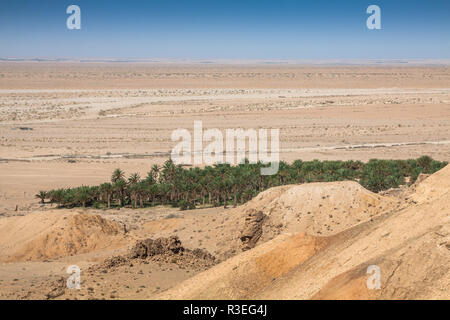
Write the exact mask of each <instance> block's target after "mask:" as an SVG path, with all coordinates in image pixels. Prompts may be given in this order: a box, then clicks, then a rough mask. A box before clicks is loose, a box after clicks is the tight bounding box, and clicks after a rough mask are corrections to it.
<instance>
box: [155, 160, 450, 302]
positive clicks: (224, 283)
mask: <svg viewBox="0 0 450 320" xmlns="http://www.w3.org/2000/svg"><path fill="white" fill-rule="evenodd" d="M449 179H450V166H447V167H446V168H444V169H443V170H441V171H440V172H438V173H436V174H435V175H432V176H431V177H429V178H428V179H426V180H425V181H424V182H422V184H421V185H419V186H418V187H417V190H416V192H415V194H413V195H412V197H413V198H415V199H418V200H417V203H412V204H410V205H409V206H408V207H407V208H404V209H401V210H399V211H397V212H395V211H393V212H390V213H386V214H384V215H380V216H378V217H376V218H375V219H373V220H372V221H370V220H369V221H367V222H365V223H362V224H360V225H358V226H355V227H353V228H350V229H348V230H346V231H343V232H341V233H339V234H337V235H334V236H330V237H326V238H315V237H312V236H308V235H304V234H300V235H296V236H288V235H286V234H283V235H280V236H279V237H277V238H275V239H274V240H272V241H270V242H267V243H265V244H263V245H261V246H259V247H256V248H255V249H252V250H250V251H247V252H245V253H242V254H240V255H237V256H235V257H233V258H232V259H230V260H228V261H225V262H223V263H222V264H219V265H217V266H216V267H214V268H213V269H210V270H208V271H205V272H203V273H201V274H199V275H197V276H195V277H194V278H191V279H189V280H187V281H185V282H183V283H181V284H180V285H178V286H176V287H175V288H173V289H171V290H169V291H168V292H166V293H164V294H163V295H161V298H171V299H180V298H182V299H189V298H193V299H198V298H201V299H220V298H249V299H255V298H257V299H259V298H262V299H310V298H314V299H316V298H318V299H320V298H325V299H350V298H362V299H367V298H383V299H405V298H407V299H415V298H425V299H435V298H447V299H448V298H449V297H450V188H449V187H448V181H450V180H449ZM430 187H432V188H433V189H432V190H430ZM433 190H434V191H433ZM293 244H294V245H293ZM280 255H282V256H287V257H297V256H302V258H300V259H297V260H296V259H293V261H294V262H293V263H280V259H277V257H278V256H280ZM262 260H263V261H265V263H264V267H263V268H261V267H259V264H258V262H259V261H262ZM281 261H282V260H281ZM280 265H283V266H284V268H282V269H280ZM369 265H378V266H379V267H380V269H381V289H380V290H368V289H367V286H366V285H365V284H366V280H367V277H368V275H367V274H366V272H367V267H368V266H369ZM273 270H282V271H281V272H275V273H274V272H273Z"/></svg>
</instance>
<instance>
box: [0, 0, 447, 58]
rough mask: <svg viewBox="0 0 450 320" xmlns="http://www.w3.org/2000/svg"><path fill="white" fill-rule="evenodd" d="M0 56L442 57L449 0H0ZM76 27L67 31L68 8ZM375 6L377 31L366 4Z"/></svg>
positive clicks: (445, 49)
mask: <svg viewBox="0 0 450 320" xmlns="http://www.w3.org/2000/svg"><path fill="white" fill-rule="evenodd" d="M0 1H1V2H0V57H22V58H32V57H41V58H57V57H58V58H109V57H111V58H173V59H179V58H187V59H214V58H219V59H220V58H225V59H230V58H231V59H423V58H431V59H439V58H450V1H448V0H431V1H430V0H429V1H415V0H409V1H406V0H386V1H371V0H369V1H360V0H354V1H350V0H339V1H337V0H329V1H325V0H315V1H313V0H311V1H301V0H296V1H292V0H239V1H235V0H208V1H204V0H177V1H175V0H160V1H156V0H155V1H153V0H146V1H136V0H127V1H112V0H109V1H106V0H71V1H65V0H54V1H46V0H40V1H37V0H36V1H32V0H29V1H23V0H14V1H11V0H0ZM71 4H76V5H78V6H80V8H81V21H82V22H81V23H82V28H81V30H68V29H67V28H66V19H67V17H68V14H66V8H67V6H69V5H71ZM371 4H376V5H379V6H380V8H381V24H382V29H381V30H368V29H367V28H366V19H367V17H368V16H369V15H368V14H366V8H367V7H368V6H369V5H371Z"/></svg>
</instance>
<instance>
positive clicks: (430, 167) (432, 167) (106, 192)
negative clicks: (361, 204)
mask: <svg viewBox="0 0 450 320" xmlns="http://www.w3.org/2000/svg"><path fill="white" fill-rule="evenodd" d="M446 165H447V163H446V162H439V161H435V160H433V159H431V158H430V157H428V156H423V157H420V158H418V159H410V160H377V159H372V160H370V161H369V162H367V163H363V162H361V161H319V160H313V161H302V160H296V161H294V162H293V163H292V164H288V163H285V162H283V161H282V162H280V164H279V170H278V173H277V174H275V175H271V176H263V175H260V169H261V167H263V166H264V165H263V164H262V163H256V164H250V163H249V162H248V161H246V162H245V163H243V164H240V165H237V166H231V165H229V164H216V165H214V166H207V167H205V168H198V167H195V168H188V169H186V168H184V167H182V166H179V165H175V164H174V163H173V161H172V160H167V161H166V162H165V163H164V165H163V166H162V167H159V166H157V165H153V167H152V168H151V170H150V171H149V172H148V174H147V176H146V177H141V176H140V175H139V174H137V173H133V174H131V175H130V176H128V177H126V176H125V173H124V172H123V171H122V170H120V169H116V170H114V172H113V173H112V175H111V180H110V182H105V183H103V184H101V185H98V186H81V187H76V188H60V189H55V190H50V191H40V192H39V193H38V194H36V197H37V198H39V199H40V200H41V203H45V201H46V200H47V199H48V200H49V201H50V203H55V204H57V205H58V206H60V207H77V206H81V207H86V206H94V207H96V208H111V207H123V206H128V207H132V208H137V207H141V208H142V207H146V206H155V205H166V204H170V205H172V206H175V207H179V208H180V209H182V210H185V209H194V208H196V207H198V206H224V207H225V208H226V207H227V206H228V205H233V206H236V205H238V204H241V203H244V202H246V201H248V200H250V199H251V198H253V197H254V196H255V195H257V194H258V193H259V192H261V191H263V190H266V189H268V188H271V187H275V186H280V185H287V184H298V183H310V182H330V181H343V180H353V181H357V182H359V183H360V184H361V185H362V186H364V187H365V188H367V189H369V190H371V191H373V192H379V191H382V190H386V189H389V188H395V187H399V186H400V185H404V184H406V183H413V182H414V181H415V180H416V179H417V177H418V175H419V174H420V173H426V174H431V173H434V172H436V171H437V170H439V169H441V168H443V167H444V166H446Z"/></svg>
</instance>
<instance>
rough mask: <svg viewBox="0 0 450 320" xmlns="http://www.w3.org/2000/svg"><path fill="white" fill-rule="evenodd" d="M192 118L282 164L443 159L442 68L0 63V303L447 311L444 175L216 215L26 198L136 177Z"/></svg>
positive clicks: (339, 189)
mask: <svg viewBox="0 0 450 320" xmlns="http://www.w3.org/2000/svg"><path fill="white" fill-rule="evenodd" d="M194 120H202V121H203V127H204V128H205V129H207V128H218V129H220V130H225V129H226V128H244V129H246V128H253V129H259V128H279V129H280V147H281V154H280V159H281V160H285V161H288V162H292V161H294V160H296V159H303V160H312V159H320V160H325V159H328V160H349V159H352V160H362V161H367V160H369V159H371V158H379V159H408V158H418V157H420V156H422V155H429V156H431V157H432V158H434V159H436V160H441V161H449V160H450V66H449V64H448V63H442V64H437V63H434V64H423V65H421V64H412V65H409V64H383V63H380V64H376V63H372V64H370V65H358V64H355V65H318V64H315V65H300V64H294V63H286V64H269V63H254V64H250V63H240V64H230V63H222V64H216V63H210V62H208V61H205V62H196V63H167V62H166V63H162V62H153V63H150V62H148V63H122V62H115V63H112V62H109V63H107V62H71V63H69V62H0V299H48V298H49V299H54V298H56V299H75V298H76V299H90V298H93V299H94V298H95V299H102V298H105V299H127V298H132V299H153V298H177V299H180V298H181V299H183V298H194V299H196V298H208V299H217V298H231V299H234V298H241V299H253V298H268V299H289V298H294V299H311V298H312V299H354V298H356V299H357V298H363V299H367V298H373V299H376V298H379V299H416V298H425V299H430V298H431V299H432V298H444V299H448V298H450V219H449V218H450V185H449V181H450V168H449V167H446V168H444V169H442V170H441V171H439V172H437V173H435V174H433V175H432V176H429V177H425V176H422V177H421V179H420V180H422V181H418V182H417V183H416V184H414V185H412V186H411V187H406V186H405V187H403V188H401V190H396V191H395V192H390V193H389V192H387V193H383V194H374V193H372V192H370V191H368V190H365V189H364V188H363V187H361V186H360V185H359V184H357V183H356V182H335V183H334V182H332V183H313V184H304V185H294V186H293V185H291V186H282V187H277V188H272V189H269V190H267V191H264V192H263V193H261V194H260V195H258V196H257V197H256V198H254V199H253V200H251V201H250V202H248V203H247V204H245V205H242V206H238V207H237V208H230V209H223V208H202V209H196V210H188V211H179V210H178V209H176V208H171V207H164V206H159V207H155V208H143V209H134V210H133V209H131V208H130V209H129V208H123V209H120V210H118V209H111V210H99V209H81V208H78V209H58V208H56V206H55V205H53V206H52V205H50V204H44V205H41V204H40V203H39V200H38V199H36V198H35V197H34V195H35V194H36V193H37V192H38V191H39V190H41V189H42V190H48V189H51V188H60V187H71V186H80V185H94V184H99V183H102V182H104V181H107V180H108V179H109V177H110V175H111V172H112V171H113V169H115V168H118V167H120V168H121V169H123V170H124V171H126V172H127V173H132V172H139V173H140V174H141V175H143V176H144V175H145V174H146V173H147V172H148V171H149V170H150V168H151V166H152V165H153V164H162V163H163V162H164V161H165V160H167V159H168V157H169V154H170V150H171V149H172V148H173V147H174V145H175V143H174V142H172V141H171V133H172V131H173V130H175V129H178V128H186V129H188V130H192V129H193V122H194ZM174 237H178V238H174ZM148 238H151V239H157V238H163V239H162V240H160V242H158V243H156V244H155V243H151V242H148V241H147V242H145V241H143V242H142V240H144V239H148ZM243 239H245V241H244V240H243ZM140 241H141V242H140ZM180 241H181V243H180ZM248 241H249V242H250V244H251V245H250V246H249V245H248ZM156 247H157V248H159V249H158V250H159V251H158V250H156V251H157V254H151V255H150V254H147V253H148V252H150V251H152V250H153V251H152V252H154V249H155V248H156ZM180 253H183V254H182V255H181V254H180ZM213 257H214V258H213ZM70 265H78V266H79V267H80V268H81V271H82V272H81V281H82V283H81V289H80V290H76V289H67V288H66V285H65V281H66V279H67V277H68V276H69V275H68V274H67V273H66V270H67V267H68V266H70ZM369 265H378V266H379V267H380V268H381V275H382V277H381V288H380V289H379V290H368V289H367V287H366V279H367V274H366V270H367V267H368V266H369Z"/></svg>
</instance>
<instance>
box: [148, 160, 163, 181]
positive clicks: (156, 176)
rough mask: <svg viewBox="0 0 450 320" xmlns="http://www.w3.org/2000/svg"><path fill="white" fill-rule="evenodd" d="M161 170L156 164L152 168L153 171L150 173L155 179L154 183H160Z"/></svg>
mask: <svg viewBox="0 0 450 320" xmlns="http://www.w3.org/2000/svg"><path fill="white" fill-rule="evenodd" d="M160 169H161V168H160V167H159V166H158V165H157V164H154V165H153V166H152V169H151V171H150V175H151V176H152V177H153V181H158V176H159V170H160Z"/></svg>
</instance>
